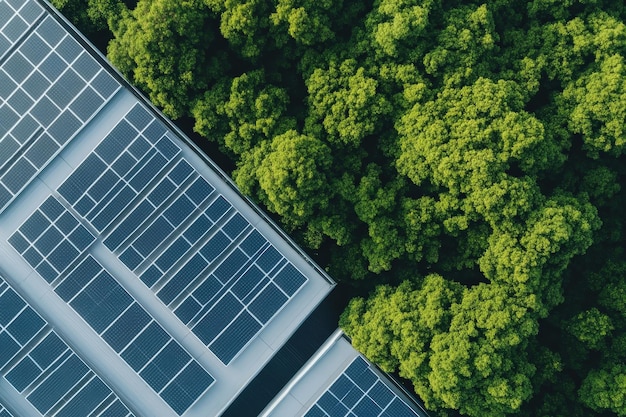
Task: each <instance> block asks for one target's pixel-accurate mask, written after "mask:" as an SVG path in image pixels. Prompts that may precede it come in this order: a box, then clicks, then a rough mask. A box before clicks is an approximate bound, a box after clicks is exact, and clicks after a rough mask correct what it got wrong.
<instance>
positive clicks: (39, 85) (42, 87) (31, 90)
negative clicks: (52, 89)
mask: <svg viewBox="0 0 626 417" xmlns="http://www.w3.org/2000/svg"><path fill="white" fill-rule="evenodd" d="M1 74H2V73H0V77H1ZM49 86H50V81H48V80H47V79H46V78H45V77H44V76H43V75H42V74H41V72H39V71H33V73H32V74H31V75H30V76H29V77H28V78H27V79H26V81H24V84H22V88H23V89H24V90H26V92H27V93H28V94H30V96H31V97H41V96H42V95H43V94H44V92H45V91H46V89H47V88H48V87H49Z"/></svg>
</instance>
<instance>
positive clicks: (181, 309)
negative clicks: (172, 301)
mask: <svg viewBox="0 0 626 417" xmlns="http://www.w3.org/2000/svg"><path fill="white" fill-rule="evenodd" d="M201 309H202V306H201V305H200V304H198V302H197V301H196V300H194V299H193V298H192V297H188V298H187V299H186V300H185V301H183V302H182V303H181V304H180V305H179V306H178V307H177V308H176V310H174V313H175V314H176V316H177V317H178V318H179V319H180V321H182V322H183V323H185V324H187V323H189V322H190V321H191V320H192V319H193V318H194V317H195V316H196V314H198V313H199V312H200V310H201Z"/></svg>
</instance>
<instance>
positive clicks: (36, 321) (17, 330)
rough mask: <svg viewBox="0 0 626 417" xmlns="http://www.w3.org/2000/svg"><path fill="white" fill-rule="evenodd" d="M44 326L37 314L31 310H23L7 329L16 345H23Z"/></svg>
mask: <svg viewBox="0 0 626 417" xmlns="http://www.w3.org/2000/svg"><path fill="white" fill-rule="evenodd" d="M44 325H45V322H44V321H43V319H42V318H41V317H39V314H37V313H35V310H33V309H32V308H26V309H24V310H23V311H22V312H21V313H20V314H19V315H18V316H17V317H15V319H13V321H12V322H11V324H9V326H7V329H8V330H9V332H10V333H11V335H12V336H13V338H15V340H17V342H18V343H20V344H22V345H24V344H26V343H27V342H28V341H29V340H31V339H32V338H33V337H34V336H35V335H36V334H37V333H38V332H39V331H40V330H41V329H42V328H43V326H44Z"/></svg>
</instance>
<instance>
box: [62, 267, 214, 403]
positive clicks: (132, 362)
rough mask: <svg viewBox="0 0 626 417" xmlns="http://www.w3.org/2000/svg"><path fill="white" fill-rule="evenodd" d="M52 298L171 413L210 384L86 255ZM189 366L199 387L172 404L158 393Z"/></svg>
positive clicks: (182, 351)
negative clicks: (65, 305) (59, 300)
mask: <svg viewBox="0 0 626 417" xmlns="http://www.w3.org/2000/svg"><path fill="white" fill-rule="evenodd" d="M55 292H56V293H57V294H58V295H59V296H60V297H62V298H63V299H64V300H65V301H67V302H68V303H69V305H70V306H71V307H72V308H73V309H74V310H75V311H76V312H77V313H78V315H80V316H81V317H82V318H83V319H84V320H85V322H86V323H87V324H89V325H90V326H91V327H92V328H93V329H94V331H95V332H96V333H98V334H99V335H101V336H102V338H103V339H104V340H105V341H106V342H107V343H108V344H109V346H111V348H112V349H113V350H114V351H115V352H117V353H118V354H119V355H120V356H121V358H122V359H124V360H125V361H126V362H127V363H128V365H129V366H130V367H131V368H133V369H134V370H135V371H137V372H138V373H139V375H140V376H141V377H142V378H143V379H144V380H145V381H146V383H147V384H148V385H150V386H151V387H152V388H153V389H154V390H155V392H157V394H159V395H160V396H161V397H162V398H163V399H164V400H165V401H166V402H167V403H168V404H169V405H170V406H171V407H172V409H174V410H175V411H177V410H179V411H180V410H182V411H184V410H186V409H187V408H189V407H190V406H191V404H193V403H194V402H195V401H196V400H197V398H198V396H199V395H200V394H202V393H203V392H204V391H206V389H207V388H208V387H209V386H210V385H211V384H212V383H213V381H214V378H213V377H212V376H211V375H210V374H209V373H208V372H207V371H205V370H204V369H203V368H201V367H200V366H199V365H198V364H197V362H196V361H195V360H194V359H193V358H192V357H191V356H190V355H189V354H188V353H187V352H186V351H185V350H184V349H183V348H182V347H181V346H180V344H178V342H176V341H175V340H174V339H173V338H172V337H171V336H169V335H168V334H167V333H166V332H165V331H164V330H163V328H162V327H161V325H160V324H158V323H157V322H156V321H154V319H152V317H151V316H150V315H149V314H148V313H147V312H146V311H145V310H144V309H143V307H141V306H140V305H139V304H138V303H137V302H136V301H134V299H133V298H132V297H131V296H130V295H129V294H128V293H127V292H126V290H124V289H123V288H122V286H121V285H120V284H119V283H118V282H117V281H116V280H115V279H114V278H113V277H112V276H111V275H110V274H109V273H108V272H107V271H105V270H104V268H103V267H102V266H101V265H100V264H99V263H98V262H97V261H96V260H95V259H94V258H93V257H92V256H91V255H88V256H87V257H86V258H85V259H84V260H83V261H82V262H81V263H80V264H79V265H78V266H77V267H76V268H75V269H74V270H73V271H71V272H70V273H69V274H68V275H67V277H65V278H63V279H62V280H61V282H60V283H58V285H56V286H55ZM190 364H194V365H193V366H194V367H196V368H197V369H198V371H197V372H196V373H197V377H198V382H197V383H203V384H204V385H202V386H200V387H198V386H196V387H195V390H196V391H197V395H196V396H191V395H187V394H185V395H186V396H185V397H184V401H183V400H181V398H178V397H176V401H175V402H173V403H172V402H171V401H172V399H171V398H169V397H167V396H165V395H164V394H163V392H161V390H162V389H163V388H164V387H165V386H166V385H171V384H176V383H177V382H176V381H177V380H178V376H177V375H178V374H179V373H180V372H181V371H182V370H183V369H184V368H185V367H187V366H190ZM182 411H181V412H182ZM177 412H178V411H177Z"/></svg>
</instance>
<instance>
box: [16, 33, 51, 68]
mask: <svg viewBox="0 0 626 417" xmlns="http://www.w3.org/2000/svg"><path fill="white" fill-rule="evenodd" d="M19 50H20V52H21V53H22V54H23V55H24V56H25V57H26V58H28V60H29V61H30V62H41V61H43V60H44V58H45V57H46V55H48V53H49V52H50V50H51V49H50V47H49V46H48V44H47V43H45V42H44V41H43V40H42V39H41V37H39V36H38V35H37V34H33V35H31V36H29V37H28V39H26V40H25V41H24V43H23V44H22V45H21V46H20V48H19Z"/></svg>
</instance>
